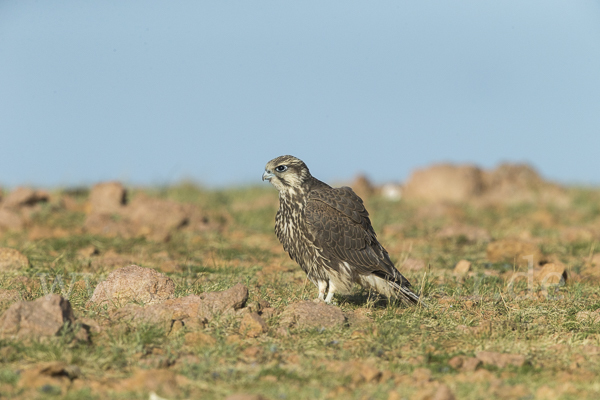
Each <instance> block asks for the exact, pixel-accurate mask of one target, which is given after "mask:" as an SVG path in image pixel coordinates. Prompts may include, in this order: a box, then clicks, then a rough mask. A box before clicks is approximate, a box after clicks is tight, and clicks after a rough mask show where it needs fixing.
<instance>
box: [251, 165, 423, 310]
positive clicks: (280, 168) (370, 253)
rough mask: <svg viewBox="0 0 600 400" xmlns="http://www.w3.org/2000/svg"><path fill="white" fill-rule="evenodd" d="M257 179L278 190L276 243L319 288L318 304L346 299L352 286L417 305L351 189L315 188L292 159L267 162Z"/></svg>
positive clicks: (317, 184)
mask: <svg viewBox="0 0 600 400" xmlns="http://www.w3.org/2000/svg"><path fill="white" fill-rule="evenodd" d="M262 179H263V181H264V180H268V181H269V182H271V184H272V185H273V186H275V187H276V188H277V190H279V211H277V216H276V217H275V233H276V234H277V238H279V241H280V242H281V243H282V244H283V248H284V249H285V251H287V252H288V253H289V255H290V257H291V258H292V259H293V260H294V261H296V262H297V263H298V264H300V267H301V268H302V269H303V270H304V272H306V274H307V275H308V279H310V281H311V282H312V283H314V284H315V285H316V286H317V287H318V288H319V299H321V300H325V302H327V303H330V302H331V300H332V298H333V294H334V293H341V294H347V293H349V292H350V290H351V288H352V284H353V283H358V284H360V285H361V286H363V287H366V288H371V289H374V290H376V291H377V292H379V293H381V294H384V295H386V296H387V297H389V298H397V299H400V300H401V301H402V302H404V303H407V304H415V303H419V297H418V296H417V295H416V294H415V293H414V292H413V291H412V290H411V285H410V282H408V280H407V279H406V278H405V277H404V276H402V274H401V273H400V272H399V271H398V270H397V269H396V267H394V264H393V263H392V261H391V260H390V257H389V255H388V253H387V251H386V250H385V249H384V248H383V246H382V245H381V244H380V243H379V242H378V241H377V235H376V234H375V231H374V230H373V227H372V226H371V220H370V219H369V213H368V212H367V210H366V209H365V206H364V205H363V201H362V199H361V198H360V197H358V196H357V195H356V193H354V191H353V190H352V189H351V188H349V187H341V188H332V187H331V186H329V185H327V184H326V183H324V182H321V181H320V180H318V179H316V178H314V177H313V176H312V175H311V174H310V172H309V170H308V167H307V166H306V164H304V162H302V160H299V159H298V158H296V157H293V156H281V157H277V158H275V159H273V160H271V161H269V162H268V163H267V166H266V167H265V172H264V173H263V176H262ZM326 292H327V297H325V293H326Z"/></svg>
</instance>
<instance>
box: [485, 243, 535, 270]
mask: <svg viewBox="0 0 600 400" xmlns="http://www.w3.org/2000/svg"><path fill="white" fill-rule="evenodd" d="M486 254H487V259H488V260H490V261H491V262H500V261H506V262H510V263H513V262H514V263H516V264H518V265H523V264H524V265H528V263H529V259H526V258H524V257H529V256H532V257H533V265H537V264H538V263H539V261H540V259H541V258H542V253H541V251H540V249H539V247H538V246H537V245H536V244H535V243H532V242H529V241H525V240H520V239H501V240H496V241H494V242H490V243H489V244H488V246H487V249H486Z"/></svg>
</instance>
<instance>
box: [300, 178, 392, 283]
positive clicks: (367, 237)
mask: <svg viewBox="0 0 600 400" xmlns="http://www.w3.org/2000/svg"><path fill="white" fill-rule="evenodd" d="M304 215H305V218H306V224H307V228H308V231H309V232H310V234H311V236H312V238H313V242H314V244H315V245H316V246H318V247H320V248H322V249H323V251H324V253H325V255H327V254H330V255H333V256H335V257H336V258H337V259H339V260H341V261H346V262H348V263H349V264H350V265H352V266H353V267H354V268H356V269H357V272H359V273H361V274H371V273H374V272H384V273H385V274H386V275H391V277H394V276H395V275H396V274H395V273H394V271H396V272H397V270H396V269H395V267H394V265H393V263H392V262H391V260H390V259H389V256H388V254H387V252H386V251H385V249H384V248H383V247H382V246H381V245H380V244H379V242H378V241H377V238H376V235H375V231H374V230H373V227H372V226H371V221H370V220H369V213H368V212H367V210H366V209H365V207H364V205H363V202H362V200H361V199H360V197H358V196H357V195H356V194H355V193H354V191H352V189H350V188H348V187H342V188H336V189H333V188H327V189H323V190H313V191H312V192H311V193H310V194H309V198H308V201H307V204H306V208H305V211H304ZM392 279H393V278H392Z"/></svg>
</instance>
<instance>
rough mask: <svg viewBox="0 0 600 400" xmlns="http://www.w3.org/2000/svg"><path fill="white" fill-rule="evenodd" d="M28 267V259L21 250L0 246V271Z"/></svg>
mask: <svg viewBox="0 0 600 400" xmlns="http://www.w3.org/2000/svg"><path fill="white" fill-rule="evenodd" d="M28 267H29V259H28V258H27V257H26V256H25V255H23V254H22V253H21V252H19V251H18V250H15V249H11V248H8V247H0V272H9V271H15V270H19V269H23V268H28Z"/></svg>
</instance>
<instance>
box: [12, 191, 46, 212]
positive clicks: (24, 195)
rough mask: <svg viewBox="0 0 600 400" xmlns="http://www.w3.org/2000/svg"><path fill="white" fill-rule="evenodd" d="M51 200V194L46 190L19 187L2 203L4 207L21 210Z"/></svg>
mask: <svg viewBox="0 0 600 400" xmlns="http://www.w3.org/2000/svg"><path fill="white" fill-rule="evenodd" d="M49 198H50V194H49V193H48V192H46V191H45V190H34V189H31V188H25V187H18V188H16V189H15V190H13V191H12V192H10V194H9V195H8V196H6V198H5V199H4V201H3V202H2V207H4V208H11V209H19V208H22V207H27V206H34V205H36V204H37V203H40V202H46V201H48V199H49Z"/></svg>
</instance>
